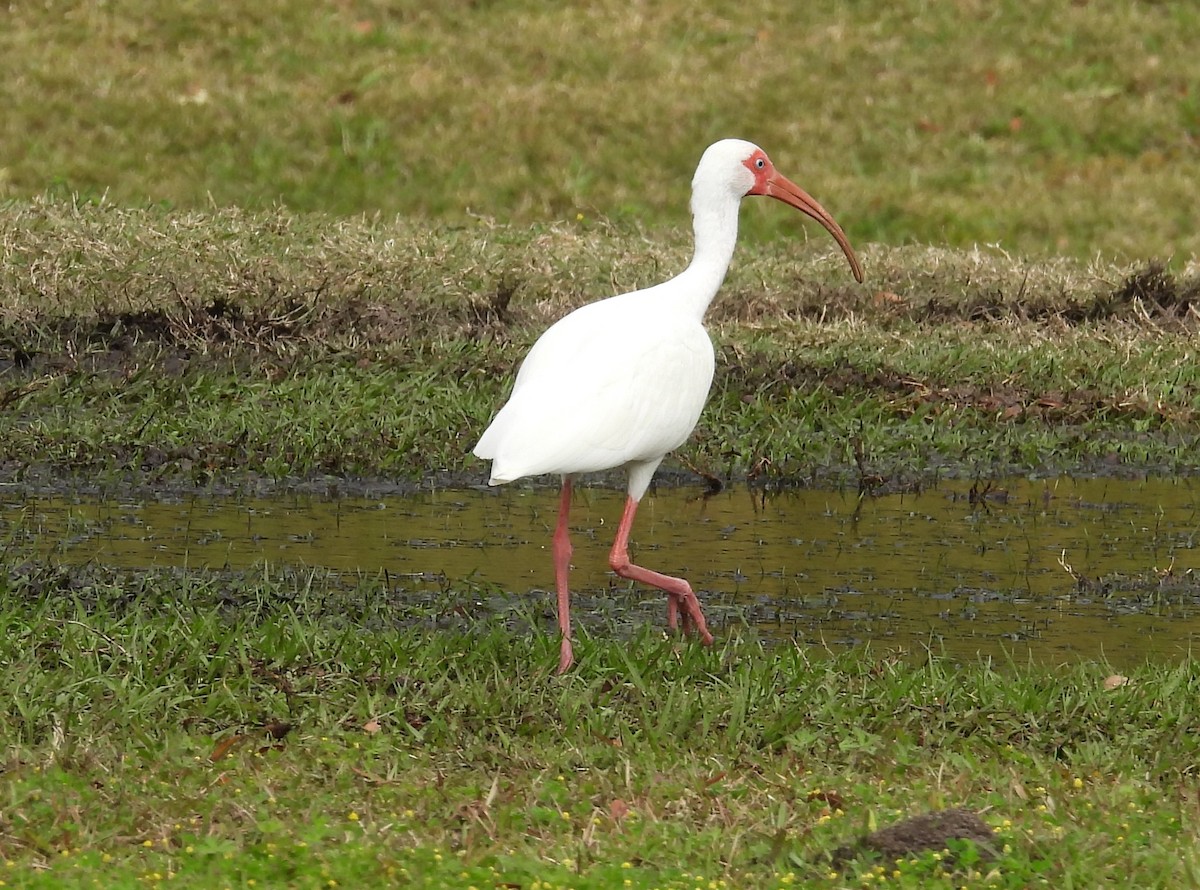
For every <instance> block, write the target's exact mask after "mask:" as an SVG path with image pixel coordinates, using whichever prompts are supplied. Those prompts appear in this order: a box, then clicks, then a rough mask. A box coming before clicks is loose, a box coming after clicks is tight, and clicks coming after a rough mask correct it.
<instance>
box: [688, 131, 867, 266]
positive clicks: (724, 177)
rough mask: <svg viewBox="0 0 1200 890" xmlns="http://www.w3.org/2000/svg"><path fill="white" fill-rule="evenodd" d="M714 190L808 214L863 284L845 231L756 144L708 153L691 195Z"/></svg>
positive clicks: (722, 146) (733, 144) (732, 144)
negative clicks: (763, 197) (770, 201)
mask: <svg viewBox="0 0 1200 890" xmlns="http://www.w3.org/2000/svg"><path fill="white" fill-rule="evenodd" d="M714 188H716V189H721V190H728V193H730V194H732V195H734V196H735V197H736V198H737V199H738V200H740V199H742V198H744V197H746V196H748V195H766V196H768V197H771V198H775V199H777V200H779V201H782V202H783V203H785V204H789V205H791V206H792V207H795V208H796V209H797V210H799V211H800V212H802V213H806V214H808V215H809V216H811V217H812V218H813V219H815V220H816V221H817V222H819V223H820V224H821V225H823V226H824V227H825V228H826V229H827V230H828V231H829V234H831V235H833V237H834V239H835V240H836V241H837V243H838V245H839V246H840V247H841V248H842V252H843V253H845V254H846V259H847V260H849V261H850V269H851V271H852V272H853V273H854V278H855V280H857V281H860V282H861V281H862V280H863V272H862V266H861V265H859V262H858V257H856V256H855V255H854V250H853V249H852V248H851V247H850V241H849V240H848V239H847V238H846V233H845V232H843V231H842V227H841V226H839V225H838V224H837V222H836V221H835V220H834V218H833V217H832V216H831V215H830V214H829V212H828V211H827V210H825V208H824V207H822V206H821V205H820V204H819V203H817V200H816V199H815V198H813V197H812V196H811V195H810V194H808V192H806V191H804V189H802V188H800V186H798V185H796V184H795V183H794V182H792V181H791V180H790V179H788V178H787V177H786V176H784V175H783V174H782V173H780V172H779V171H778V170H776V169H775V165H774V164H773V163H771V159H770V158H769V157H767V153H766V152H765V151H763V150H762V149H761V148H759V147H758V146H757V145H755V144H754V143H753V142H746V141H745V140H743V139H722V140H721V141H720V142H714V143H713V144H712V145H710V146H709V147H708V148H707V149H705V151H704V154H703V155H702V156H701V158H700V164H699V166H697V167H696V175H695V176H694V177H693V178H692V191H693V193H699V192H701V191H707V190H710V189H714Z"/></svg>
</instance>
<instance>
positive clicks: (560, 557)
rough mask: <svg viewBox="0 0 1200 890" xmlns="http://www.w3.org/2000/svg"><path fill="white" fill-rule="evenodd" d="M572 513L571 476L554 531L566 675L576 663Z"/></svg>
mask: <svg viewBox="0 0 1200 890" xmlns="http://www.w3.org/2000/svg"><path fill="white" fill-rule="evenodd" d="M570 514H571V477H570V476H563V484H562V498H561V500H560V501H559V504H558V526H557V527H556V528H555V529H554V586H555V589H556V590H557V591H558V629H559V631H561V633H562V648H561V649H560V651H559V656H558V672H559V673H560V674H565V673H566V672H567V671H568V670H570V668H571V663H572V662H573V661H574V660H575V656H574V654H573V653H572V652H571V593H570V588H569V585H568V581H569V579H570V574H571V537H570V531H569V529H568V528H567V520H568V518H569V517H570Z"/></svg>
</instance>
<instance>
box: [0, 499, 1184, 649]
mask: <svg viewBox="0 0 1200 890" xmlns="http://www.w3.org/2000/svg"><path fill="white" fill-rule="evenodd" d="M1198 485H1200V480H1196V479H1147V480H1139V481H1128V480H1117V479H1069V478H1061V479H1046V480H1032V481H1031V480H1020V479H1017V480H1009V481H1007V482H1005V483H1004V484H1003V485H1002V486H1000V488H1002V489H1003V490H995V489H993V490H992V491H990V492H988V493H987V494H986V496H985V497H984V498H982V500H980V499H979V498H973V497H971V493H970V489H971V485H970V483H957V482H947V483H943V484H941V485H939V486H937V487H936V488H932V489H929V490H926V491H923V492H921V493H919V494H904V495H890V496H885V497H878V498H866V499H862V500H860V499H859V498H858V497H857V494H856V493H855V492H830V491H799V492H795V493H789V494H783V495H777V496H768V497H766V498H764V497H763V496H762V495H761V494H755V493H752V492H750V491H747V490H745V489H738V490H733V491H730V492H725V493H722V494H719V495H717V496H715V497H711V498H708V499H704V498H701V497H699V496H698V493H697V491H696V490H694V489H684V490H671V489H668V490H661V491H659V492H658V493H657V494H654V495H651V496H649V497H648V498H647V499H646V500H645V501H644V503H643V507H642V510H641V514H640V516H639V517H638V523H637V526H636V528H635V532H634V541H635V550H634V558H635V560H637V561H638V562H640V563H642V564H644V565H646V566H648V567H651V568H656V569H659V570H661V571H665V572H669V573H674V574H683V575H685V576H687V577H688V578H689V579H690V580H691V581H692V582H693V585H694V586H695V587H696V588H697V589H698V590H699V591H700V593H701V599H702V600H703V601H704V603H705V606H706V611H707V612H708V613H709V615H710V620H711V621H712V623H714V624H716V625H718V626H723V627H726V628H729V627H734V626H739V625H742V624H744V623H746V622H750V623H754V624H756V625H757V626H759V628H760V629H761V630H762V631H763V632H765V633H767V634H770V635H776V636H782V637H789V638H790V637H794V638H797V639H800V640H803V641H804V642H805V643H806V644H810V645H822V644H824V645H827V646H829V647H830V648H835V649H836V648H841V647H844V646H848V645H857V644H862V643H866V642H870V643H871V644H872V645H873V646H874V647H876V648H877V649H878V648H883V649H892V648H895V649H904V650H912V649H921V648H922V647H925V646H929V647H931V648H933V649H934V650H935V651H938V652H944V653H946V654H949V655H952V656H960V657H967V656H974V655H975V654H976V653H985V654H992V655H999V656H1001V657H1015V658H1017V659H1021V660H1024V659H1026V658H1029V657H1032V658H1034V659H1035V660H1037V661H1050V662H1055V661H1063V660H1071V659H1074V658H1081V657H1087V658H1096V657H1106V658H1108V659H1109V660H1110V661H1111V662H1112V663H1113V664H1114V666H1121V665H1129V664H1132V663H1138V662H1141V661H1142V660H1144V659H1146V658H1151V659H1156V660H1157V659H1165V658H1176V657H1179V656H1180V655H1182V654H1186V653H1187V652H1188V651H1189V649H1190V648H1191V647H1192V646H1193V644H1194V643H1195V642H1197V640H1200V623H1198V622H1197V618H1200V579H1197V578H1193V577H1192V576H1191V572H1192V570H1193V569H1198V568H1200V552H1198V551H1197V539H1198V537H1200V527H1198V526H1200V523H1198V520H1200V511H1198V509H1197V506H1196V504H1197V498H1196V495H1197V490H1196V489H1197V486H1198ZM622 502H623V495H622V494H621V493H620V492H616V491H611V490H604V489H582V490H579V491H578V492H577V495H576V499H575V507H574V514H573V523H572V526H573V529H574V541H575V558H574V562H575V566H576V569H575V572H574V575H573V584H574V587H575V588H576V589H577V590H580V591H582V592H583V594H584V597H583V603H584V604H586V603H587V602H588V597H589V595H590V596H591V597H593V598H599V597H605V598H611V597H612V596H616V597H624V598H625V600H626V602H628V603H629V604H630V608H646V609H649V608H651V607H652V608H653V613H652V615H653V620H656V621H659V622H661V620H662V611H661V605H660V603H659V601H658V599H657V595H655V594H653V593H649V592H644V591H640V590H638V591H634V592H632V593H628V592H625V590H624V586H623V585H614V579H613V578H612V576H611V575H609V574H608V572H607V566H606V554H607V549H608V546H609V545H610V544H611V540H612V533H613V528H614V523H615V521H616V518H617V517H618V516H619V514H620V511H621V506H622ZM556 509H557V495H556V493H555V492H553V491H550V490H545V489H538V490H522V489H508V490H500V491H442V492H435V493H426V494H422V495H419V496H411V497H402V498H401V497H389V498H380V499H372V498H340V499H321V498H316V497H296V496H293V497H283V498H276V499H272V500H247V499H238V500H212V499H204V498H193V499H183V500H170V501H149V502H127V503H126V502H121V501H119V500H117V501H102V502H100V501H98V502H90V501H86V500H79V499H65V498H61V497H47V498H36V497H27V496H26V497H15V496H10V497H8V498H7V499H6V498H5V496H4V494H3V492H0V523H2V524H3V530H4V531H5V533H6V534H7V535H20V536H25V537H27V538H31V539H32V540H33V541H34V542H36V546H37V547H38V548H39V550H42V551H44V552H46V553H47V554H49V553H54V554H55V555H56V558H58V559H63V560H68V561H75V560H78V561H85V560H95V561H98V562H101V563H105V564H111V565H117V566H127V567H143V566H191V567H213V568H216V567H224V566H229V567H235V568H236V567H245V566H250V565H254V564H258V563H262V562H264V561H265V562H268V563H271V564H275V565H278V564H294V565H305V566H321V567H328V568H333V569H339V570H347V571H364V572H367V573H372V574H373V573H377V572H381V571H383V570H385V569H386V570H387V571H388V573H389V576H390V577H391V578H393V579H399V581H400V583H402V584H405V585H407V586H408V587H409V588H410V589H419V588H420V587H421V585H440V586H445V585H446V583H447V581H449V582H450V585H451V587H453V585H454V584H455V583H457V582H462V581H465V580H468V579H469V580H471V581H473V582H477V583H478V584H483V585H496V586H497V587H501V588H503V589H504V590H506V591H512V592H514V593H515V594H516V595H518V596H521V597H526V596H528V595H530V594H531V592H532V593H533V595H534V596H535V597H544V596H545V595H544V594H540V593H537V591H543V590H545V589H547V588H550V587H551V586H552V574H551V565H550V554H549V549H548V545H549V538H550V533H551V531H552V528H553V523H554V520H555V515H556ZM1167 570H1169V572H1167ZM1156 571H1158V572H1164V574H1163V575H1162V576H1161V582H1158V581H1157V578H1158V576H1156V575H1155V572H1156ZM1198 574H1200V573H1198ZM610 585H613V586H614V587H615V593H611V594H610V593H609V592H608V591H609V588H610ZM546 601H548V597H546Z"/></svg>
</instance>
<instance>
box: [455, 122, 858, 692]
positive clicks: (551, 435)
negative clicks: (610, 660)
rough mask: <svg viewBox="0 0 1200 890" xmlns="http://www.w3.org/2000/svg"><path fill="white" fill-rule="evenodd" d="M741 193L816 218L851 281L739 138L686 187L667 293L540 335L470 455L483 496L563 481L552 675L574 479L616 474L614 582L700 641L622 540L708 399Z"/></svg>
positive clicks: (684, 594) (812, 204)
mask: <svg viewBox="0 0 1200 890" xmlns="http://www.w3.org/2000/svg"><path fill="white" fill-rule="evenodd" d="M746 195H768V196H771V197H774V198H778V199H779V200H782V201H784V202H785V203H787V204H790V205H792V206H793V207H796V208H797V209H799V210H801V211H803V212H804V213H807V214H808V215H809V216H812V217H813V218H814V219H816V220H818V221H819V222H820V223H821V224H822V225H824V226H825V227H826V228H827V229H828V230H829V231H830V233H831V234H832V235H833V236H834V238H835V239H837V241H838V243H839V244H840V245H841V247H842V250H843V251H844V252H845V254H846V257H847V259H848V260H849V261H850V265H851V268H852V270H853V271H854V275H855V278H857V279H858V280H859V281H862V270H861V268H860V267H859V264H858V260H857V258H856V257H855V256H854V252H853V251H852V250H851V248H850V245H849V242H848V241H847V240H846V236H845V235H844V234H843V232H842V230H841V228H840V227H839V226H838V225H837V223H836V222H834V220H833V218H832V217H831V216H830V215H829V214H828V213H826V212H825V210H824V209H823V208H822V207H821V206H820V205H819V204H818V203H817V202H816V201H815V200H813V199H812V198H811V197H810V196H809V195H808V194H806V193H805V192H804V191H803V190H802V189H800V188H799V187H798V186H796V185H795V184H794V183H792V182H790V181H789V180H787V179H786V178H785V177H783V176H782V175H780V174H779V173H777V172H776V170H775V168H774V166H773V165H772V164H771V161H770V159H769V158H767V156H766V154H765V153H764V152H763V150H762V149H760V148H758V147H757V146H756V145H753V144H752V143H749V142H744V141H742V140H739V139H725V140H722V141H720V142H717V143H714V144H713V145H711V146H709V148H708V149H707V150H706V151H705V152H704V155H703V156H702V157H701V159H700V164H699V166H698V167H697V168H696V175H695V176H694V177H693V179H692V202H691V206H692V217H693V229H694V231H695V238H696V249H695V254H694V256H693V258H692V262H691V264H690V265H689V266H688V267H687V269H685V270H684V271H683V272H681V273H680V274H679V275H677V276H675V277H674V278H672V279H671V280H669V281H666V282H664V283H662V284H659V285H655V286H654V287H649V288H645V289H643V290H639V291H632V292H630V293H627V294H621V295H620V296H616V297H610V298H608V299H606V300H601V301H599V302H596V303H591V304H589V305H586V306H583V307H581V308H579V309H576V310H575V311H574V312H572V313H570V314H569V315H567V316H566V317H564V318H562V319H560V320H559V321H558V322H556V323H555V324H554V325H552V326H551V327H550V328H549V329H548V330H547V331H546V332H545V333H544V334H542V336H541V337H539V338H538V341H537V342H536V343H535V344H534V345H533V348H532V349H531V350H530V351H529V355H528V356H526V358H525V361H524V362H523V363H522V365H521V369H520V371H519V372H518V374H517V380H516V384H515V385H514V387H513V392H512V395H511V396H510V398H509V400H508V402H507V403H506V404H505V405H504V407H503V408H502V409H501V410H500V412H499V414H497V415H496V417H495V419H494V420H493V421H492V423H491V424H490V425H489V426H488V428H487V430H486V431H485V432H484V434H483V436H482V437H481V438H480V440H479V442H478V444H477V445H476V446H475V449H474V453H475V454H476V456H478V457H481V458H486V459H489V460H491V461H492V472H491V483H492V484H493V485H498V484H501V483H505V482H512V481H514V480H516V479H520V478H523V477H525V476H537V475H543V474H549V473H554V474H558V475H561V476H562V477H563V492H562V500H561V504H560V510H559V524H558V528H557V530H556V532H555V535H554V544H555V575H556V584H557V588H558V607H559V608H558V611H559V626H560V629H561V630H562V635H563V636H562V650H561V655H560V659H559V671H560V673H561V672H562V671H565V670H566V669H567V668H569V667H570V665H571V662H572V657H573V656H572V652H571V643H570V618H569V596H568V593H567V577H566V576H567V572H568V570H569V566H570V553H571V547H570V543H569V540H568V537H567V514H568V512H569V508H570V492H571V479H572V477H573V476H575V475H576V474H579V473H592V472H597V471H600V470H609V469H614V468H618V467H623V468H626V469H627V471H628V474H629V486H628V495H629V497H628V500H627V502H626V507H625V514H624V516H623V517H622V520H621V524H620V526H619V527H618V530H617V538H616V542H615V543H614V545H613V550H612V553H611V554H610V559H609V561H610V564H611V565H612V567H613V570H614V571H616V572H617V573H618V574H619V575H621V576H622V577H625V578H630V579H632V580H636V581H642V582H644V583H648V584H651V585H653V586H656V587H659V588H660V589H662V590H664V591H665V592H666V593H667V595H668V601H667V606H668V608H667V620H668V625H669V626H671V627H674V626H675V624H676V619H677V612H678V611H679V610H680V609H682V611H683V616H684V618H683V620H684V626H685V628H688V627H694V629H695V630H696V631H697V632H698V633H699V634H700V636H701V637H702V638H703V639H704V641H705V642H711V641H712V636H711V635H710V634H709V632H708V629H707V627H706V625H705V623H704V616H703V614H702V613H701V611H700V605H699V601H698V600H697V599H696V596H695V594H694V593H693V592H692V589H691V587H690V586H688V584H687V582H686V581H684V580H682V579H680V578H671V577H669V576H666V575H660V574H658V573H657V572H651V571H649V570H647V569H642V568H640V567H638V566H635V565H633V564H632V563H630V562H629V558H628V552H627V550H628V536H629V530H630V527H631V526H632V524H633V517H634V514H635V513H636V510H637V503H638V501H640V500H641V498H642V495H644V494H645V493H646V489H647V488H648V487H649V485H650V480H651V478H652V477H653V475H654V471H655V470H656V469H657V468H658V465H659V464H660V463H661V462H662V459H663V458H664V457H665V456H666V455H667V454H668V453H669V452H671V451H672V450H674V449H675V448H677V447H679V446H680V445H681V444H683V442H684V441H685V440H686V439H687V437H688V436H689V435H690V434H691V431H692V429H693V428H694V427H695V425H696V421H697V420H699V418H700V412H701V410H702V409H703V407H704V402H705V399H706V398H707V397H708V390H709V387H710V386H711V384H712V377H713V368H714V353H713V347H712V341H711V340H710V339H709V337H708V332H707V331H705V329H704V325H703V319H704V313H705V311H706V310H707V309H708V306H709V304H710V303H711V302H712V300H713V297H715V296H716V293H717V290H718V289H719V288H720V286H721V282H722V281H723V280H724V278H725V272H726V270H727V269H728V268H729V262H730V260H731V259H732V257H733V249H734V244H735V243H736V241H737V218H738V207H739V205H740V203H741V199H742V198H743V197H745V196H746Z"/></svg>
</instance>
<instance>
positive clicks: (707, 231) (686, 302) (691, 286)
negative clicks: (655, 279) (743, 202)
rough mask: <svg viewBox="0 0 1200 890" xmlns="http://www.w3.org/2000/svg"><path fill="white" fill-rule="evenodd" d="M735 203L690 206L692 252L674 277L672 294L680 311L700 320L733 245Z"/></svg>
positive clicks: (731, 252) (737, 203)
mask: <svg viewBox="0 0 1200 890" xmlns="http://www.w3.org/2000/svg"><path fill="white" fill-rule="evenodd" d="M739 204H740V202H739V201H730V200H728V199H726V200H723V201H722V200H717V201H702V200H697V201H694V202H693V206H692V228H693V230H694V232H695V236H696V252H695V254H694V255H693V256H692V261H691V263H690V264H689V265H688V267H687V268H686V269H684V270H683V271H682V272H681V273H679V275H678V276H676V279H675V280H676V281H677V282H679V284H678V286H677V288H676V289H675V293H676V294H678V299H679V302H680V304H681V306H680V308H681V309H684V310H686V311H688V312H694V313H695V315H696V317H697V318H703V317H704V313H705V312H706V311H707V310H708V307H709V304H710V303H712V301H713V298H714V297H715V296H716V295H717V291H718V290H719V289H720V287H721V282H722V281H724V280H725V273H726V272H727V271H728V270H729V263H730V261H731V260H732V259H733V248H734V245H735V244H736V243H737V231H738V206H739Z"/></svg>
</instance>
